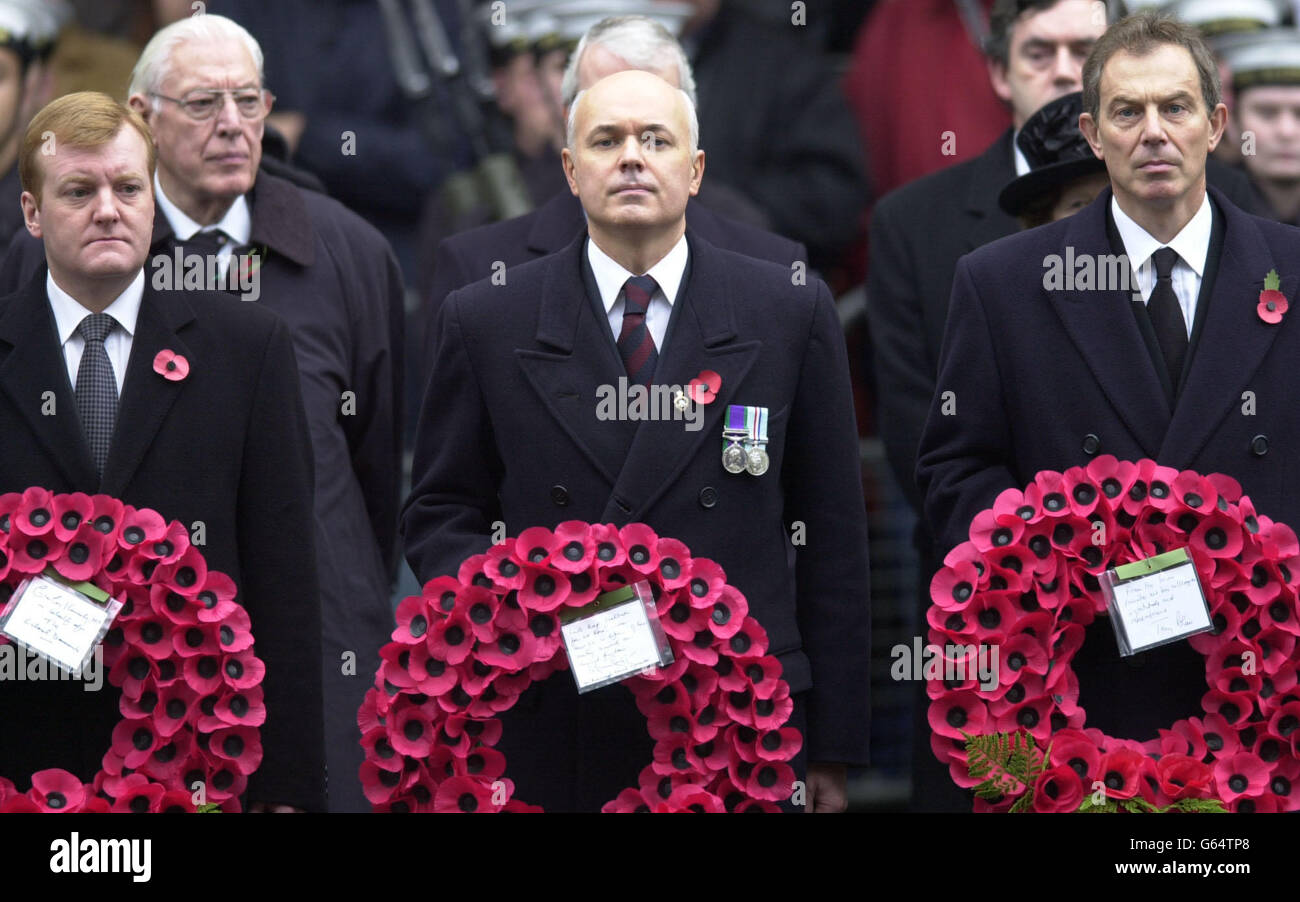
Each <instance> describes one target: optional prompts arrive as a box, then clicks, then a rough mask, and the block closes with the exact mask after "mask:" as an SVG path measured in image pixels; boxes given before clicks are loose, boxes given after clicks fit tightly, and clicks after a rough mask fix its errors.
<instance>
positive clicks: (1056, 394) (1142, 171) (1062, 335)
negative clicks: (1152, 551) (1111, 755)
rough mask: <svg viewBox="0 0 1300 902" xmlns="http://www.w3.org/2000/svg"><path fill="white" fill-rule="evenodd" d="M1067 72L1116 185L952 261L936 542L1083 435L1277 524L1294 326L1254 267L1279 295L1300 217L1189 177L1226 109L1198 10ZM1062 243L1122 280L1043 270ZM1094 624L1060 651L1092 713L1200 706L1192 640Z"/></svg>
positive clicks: (1158, 720)
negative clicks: (1267, 296) (1123, 650)
mask: <svg viewBox="0 0 1300 902" xmlns="http://www.w3.org/2000/svg"><path fill="white" fill-rule="evenodd" d="M1083 83H1084V113H1083V114H1082V115H1081V116H1080V119H1079V124H1080V128H1081V130H1082V131H1083V133H1084V135H1085V137H1086V138H1087V139H1088V143H1089V144H1090V145H1091V146H1092V150H1093V152H1094V153H1095V154H1096V155H1097V157H1098V158H1100V159H1102V160H1103V161H1104V162H1105V163H1106V168H1107V171H1108V173H1109V175H1110V181H1111V186H1112V188H1110V189H1107V190H1105V191H1103V192H1102V193H1101V195H1099V196H1098V198H1097V200H1096V201H1094V202H1093V203H1092V204H1091V205H1089V206H1088V207H1087V208H1086V209H1084V210H1082V211H1081V212H1079V213H1077V214H1076V215H1074V216H1072V217H1070V218H1069V219H1066V220H1064V221H1061V222H1057V223H1052V224H1050V225H1046V226H1043V227H1041V228H1038V229H1031V230H1029V231H1027V232H1023V233H1021V234H1019V235H1015V236H1012V237H1009V238H1006V239H1004V240H1002V241H999V242H996V243H994V244H992V245H989V246H987V247H984V248H980V249H979V250H977V251H975V252H974V253H972V254H970V255H968V256H966V257H964V258H963V259H962V260H961V261H960V262H959V263H958V266H957V273H956V276H955V279H954V285H953V294H952V304H951V312H950V316H949V319H948V328H947V331H946V333H945V336H944V348H943V353H942V355H941V358H940V361H939V377H938V392H939V393H944V392H948V391H953V392H955V393H956V394H955V397H953V398H952V400H954V401H955V408H950V409H948V410H946V411H945V410H944V409H941V407H940V406H939V405H938V404H936V405H934V406H932V408H931V412H930V416H929V419H928V420H927V422H926V427H925V433H924V436H923V438H922V442H921V448H920V462H919V465H918V469H917V476H918V480H919V482H920V484H921V487H922V489H923V491H924V492H925V507H926V513H927V515H928V517H929V522H930V525H931V528H932V529H933V530H934V534H935V535H936V536H937V538H938V540H939V549H940V550H946V549H948V548H951V547H953V546H954V545H956V544H958V543H960V542H961V541H963V540H964V539H966V538H967V536H968V532H969V528H970V524H971V520H972V518H973V517H974V516H975V515H976V514H977V513H979V512H980V511H981V510H983V509H984V508H987V507H989V506H991V505H992V503H993V501H994V499H995V498H996V497H997V495H998V494H999V493H1000V492H1002V491H1003V490H1005V489H1008V488H1012V487H1018V488H1023V487H1024V486H1025V485H1027V484H1028V483H1029V482H1030V481H1032V480H1033V478H1034V476H1035V474H1037V473H1038V472H1040V471H1042V470H1055V471H1063V470H1066V469H1068V468H1070V467H1073V466H1082V465H1086V464H1087V463H1088V462H1089V461H1090V460H1091V459H1093V458H1094V457H1096V456H1097V455H1098V454H1105V455H1114V456H1115V457H1117V458H1119V459H1120V460H1129V461H1136V460H1141V459H1148V458H1149V459H1154V460H1155V461H1156V462H1157V463H1158V464H1161V465H1164V466H1169V467H1173V468H1176V469H1180V470H1183V469H1190V470H1195V471H1197V472H1199V473H1203V474H1208V473H1225V474H1227V475H1228V476H1231V477H1232V478H1234V479H1236V480H1238V481H1239V482H1240V484H1241V486H1242V489H1243V490H1244V492H1245V494H1247V495H1249V496H1250V498H1251V499H1252V500H1253V502H1254V504H1255V508H1256V509H1257V510H1258V511H1259V512H1260V513H1261V514H1263V515H1267V516H1268V517H1271V518H1273V519H1274V520H1276V521H1281V522H1286V523H1289V524H1294V523H1296V522H1297V520H1298V518H1300V488H1298V487H1300V481H1297V479H1296V478H1295V464H1294V461H1295V455H1294V454H1292V453H1291V449H1292V448H1294V447H1295V446H1296V445H1298V444H1300V419H1297V417H1296V416H1295V411H1294V405H1293V402H1292V396H1293V395H1294V385H1295V361H1296V360H1297V359H1300V324H1297V323H1295V322H1291V321H1290V319H1291V317H1283V318H1282V319H1281V321H1280V322H1269V321H1266V320H1265V319H1264V317H1263V316H1262V315H1261V314H1260V313H1259V312H1258V309H1257V308H1258V300H1259V295H1260V293H1261V290H1262V289H1263V288H1264V285H1265V276H1266V274H1267V273H1269V272H1270V271H1274V270H1275V271H1276V272H1277V273H1278V274H1280V276H1281V291H1282V292H1283V293H1284V294H1285V295H1287V296H1289V297H1291V298H1295V296H1296V291H1297V288H1298V287H1300V268H1298V267H1297V264H1296V260H1297V259H1300V234H1298V233H1297V232H1295V230H1294V229H1291V228H1288V227H1286V226H1281V225H1278V224H1277V223H1274V222H1271V221H1269V220H1265V219H1262V218H1259V217H1256V216H1252V215H1250V214H1247V213H1245V212H1243V211H1242V210H1240V209H1239V208H1237V207H1236V206H1235V205H1233V204H1232V203H1231V201H1229V199H1228V198H1227V197H1226V196H1225V195H1224V194H1223V193H1222V192H1220V191H1218V190H1216V189H1215V188H1214V187H1213V186H1210V187H1209V188H1207V186H1206V159H1207V156H1208V154H1209V152H1210V151H1211V150H1212V149H1213V148H1214V147H1215V146H1216V145H1217V144H1218V142H1219V140H1220V139H1221V137H1222V134H1223V128H1224V123H1225V121H1226V119H1227V110H1226V108H1225V107H1224V105H1223V104H1222V103H1221V102H1219V85H1218V72H1217V69H1216V68H1215V66H1214V64H1213V62H1212V59H1211V57H1210V54H1209V51H1208V49H1207V48H1206V47H1205V45H1204V43H1203V42H1202V40H1201V38H1200V36H1199V35H1198V34H1197V33H1196V31H1195V30H1194V29H1192V28H1191V27H1189V26H1186V25H1182V24H1180V23H1178V22H1175V21H1173V20H1171V19H1166V18H1161V17H1159V16H1156V15H1154V14H1150V13H1146V14H1139V15H1135V16H1132V17H1130V18H1128V19H1125V20H1124V21H1122V22H1120V23H1119V24H1117V25H1115V26H1114V27H1113V28H1111V29H1110V30H1109V31H1108V32H1107V33H1106V34H1105V35H1104V36H1103V37H1102V38H1101V39H1100V40H1099V41H1098V42H1097V44H1096V45H1095V46H1094V48H1093V50H1092V53H1091V54H1090V55H1089V57H1088V61H1087V63H1086V65H1085V66H1084V73H1083ZM1066 249H1070V251H1071V252H1072V254H1073V256H1074V259H1076V260H1081V261H1082V260H1089V259H1091V260H1099V259H1100V258H1102V257H1106V258H1108V259H1112V258H1114V257H1116V256H1118V255H1124V256H1126V257H1127V260H1128V270H1129V271H1130V272H1132V273H1134V274H1135V276H1136V281H1137V289H1138V291H1136V292H1135V291H1134V290H1133V289H1132V287H1131V286H1130V285H1129V284H1124V285H1117V286H1116V285H1104V286H1100V287H1098V288H1096V289H1094V290H1085V289H1077V290H1076V289H1075V288H1073V286H1072V285H1071V287H1069V288H1060V289H1057V288H1049V287H1047V285H1048V284H1055V283H1049V282H1048V281H1047V280H1045V277H1044V273H1045V271H1046V270H1045V268H1046V267H1048V266H1050V265H1051V261H1052V260H1054V259H1056V260H1059V257H1060V255H1061V254H1063V253H1066ZM1125 281H1126V282H1127V280H1125ZM940 397H942V394H940ZM1245 397H1250V398H1251V399H1253V403H1252V404H1251V405H1249V406H1248V407H1247V406H1243V404H1242V399H1243V398H1245ZM1108 632H1110V625H1109V624H1108V623H1107V621H1106V619H1105V618H1098V619H1097V620H1096V621H1095V622H1094V624H1093V626H1091V627H1090V628H1089V632H1088V636H1087V640H1086V641H1085V643H1084V646H1083V648H1082V649H1081V650H1080V651H1079V653H1078V655H1077V656H1076V658H1075V673H1076V675H1077V676H1078V678H1079V687H1080V698H1079V704H1080V706H1081V707H1084V708H1086V709H1087V711H1088V725H1089V726H1090V727H1097V728H1100V729H1101V730H1103V731H1105V732H1106V733H1108V734H1110V735H1115V736H1126V737H1130V738H1132V739H1136V740H1138V741H1143V740H1146V739H1151V738H1154V733H1155V730H1156V728H1157V727H1159V726H1162V725H1165V724H1168V723H1170V722H1172V721H1173V720H1175V719H1177V718H1180V717H1186V716H1188V715H1190V714H1193V713H1195V712H1197V711H1199V710H1201V696H1202V694H1203V691H1204V688H1205V687H1204V673H1205V669H1204V661H1203V659H1202V657H1201V655H1200V654H1199V653H1197V652H1196V651H1194V650H1193V649H1192V648H1191V646H1190V645H1189V643H1187V642H1186V641H1182V642H1177V643H1173V644H1170V645H1166V646H1164V647H1162V648H1158V649H1154V650H1151V651H1146V652H1142V653H1141V654H1139V655H1137V656H1135V657H1133V658H1127V659H1123V660H1121V659H1120V658H1119V657H1118V656H1117V655H1116V653H1115V651H1114V644H1113V642H1112V640H1111V638H1110V636H1108V635H1106V633H1108ZM1261 657H1262V655H1261ZM1099 700H1100V701H1101V702H1102V703H1100V704H1098V703H1097V702H1098V701H1099Z"/></svg>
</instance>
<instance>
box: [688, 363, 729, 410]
mask: <svg viewBox="0 0 1300 902" xmlns="http://www.w3.org/2000/svg"><path fill="white" fill-rule="evenodd" d="M720 388H722V377H721V376H719V375H718V374H717V373H715V372H714V371H713V370H701V371H700V374H699V375H698V376H696V377H695V378H694V379H692V380H691V382H690V385H689V386H687V389H688V391H689V393H690V396H691V400H692V401H694V402H696V403H697V404H711V403H713V399H714V398H716V397H717V396H718V389H720Z"/></svg>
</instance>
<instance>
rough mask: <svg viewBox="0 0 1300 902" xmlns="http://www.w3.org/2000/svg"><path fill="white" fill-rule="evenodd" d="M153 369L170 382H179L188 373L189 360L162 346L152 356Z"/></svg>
mask: <svg viewBox="0 0 1300 902" xmlns="http://www.w3.org/2000/svg"><path fill="white" fill-rule="evenodd" d="M153 371H154V372H155V373H157V374H158V375H159V376H162V377H163V378H164V379H167V380H168V381H171V382H179V381H181V380H182V379H184V378H185V377H186V376H188V375H189V374H190V362H189V361H188V360H186V359H185V358H184V357H182V356H181V355H180V354H177V353H176V352H175V351H172V350H168V349H167V348H164V349H163V350H161V351H159V352H158V353H157V354H156V355H155V356H154V358H153Z"/></svg>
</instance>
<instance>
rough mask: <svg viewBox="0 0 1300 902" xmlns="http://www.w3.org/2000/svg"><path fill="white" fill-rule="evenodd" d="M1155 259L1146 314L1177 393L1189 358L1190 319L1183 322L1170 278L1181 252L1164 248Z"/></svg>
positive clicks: (1154, 255)
mask: <svg viewBox="0 0 1300 902" xmlns="http://www.w3.org/2000/svg"><path fill="white" fill-rule="evenodd" d="M1152 258H1153V259H1154V260H1155V263H1156V287H1155V288H1154V289H1152V291H1151V299H1150V300H1149V301H1147V313H1148V314H1149V315H1150V317H1151V325H1152V326H1153V327H1154V328H1155V332H1156V341H1157V342H1159V344H1160V351H1161V353H1162V354H1164V357H1165V367H1166V368H1167V369H1168V370H1169V381H1170V382H1172V383H1173V386H1174V392H1175V393H1177V391H1178V379H1179V377H1181V376H1182V374H1183V358H1184V357H1186V356H1187V320H1185V319H1183V310H1182V308H1181V307H1180V306H1178V295H1176V294H1174V281H1173V278H1172V275H1171V274H1172V273H1173V271H1174V263H1175V262H1176V261H1177V260H1178V252H1177V251H1176V250H1174V249H1173V248H1172V247H1162V248H1160V249H1159V250H1158V251H1156V252H1155V253H1154V254H1153V255H1152Z"/></svg>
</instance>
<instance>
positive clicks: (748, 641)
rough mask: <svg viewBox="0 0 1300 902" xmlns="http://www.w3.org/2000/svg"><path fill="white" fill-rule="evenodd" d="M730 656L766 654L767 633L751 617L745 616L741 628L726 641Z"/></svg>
mask: <svg viewBox="0 0 1300 902" xmlns="http://www.w3.org/2000/svg"><path fill="white" fill-rule="evenodd" d="M726 647H727V648H728V649H729V651H728V652H727V653H728V655H730V656H737V657H738V656H742V655H758V656H761V655H765V654H767V632H766V631H765V630H764V629H763V627H762V624H760V623H759V622H758V621H757V620H755V619H754V618H753V617H749V616H746V617H745V620H744V623H743V625H742V626H741V628H740V629H739V630H738V631H737V632H736V633H735V634H734V635H732V636H731V637H730V638H729V639H727V643H726Z"/></svg>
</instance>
